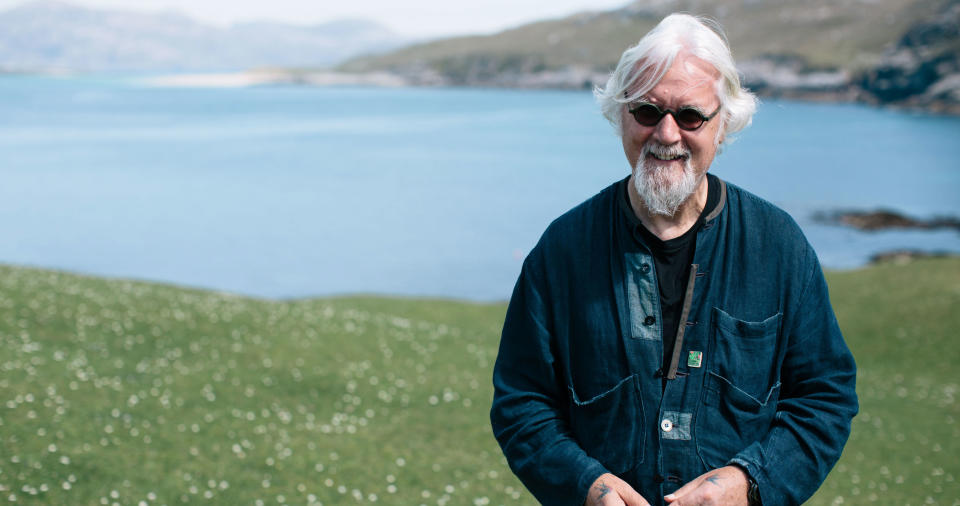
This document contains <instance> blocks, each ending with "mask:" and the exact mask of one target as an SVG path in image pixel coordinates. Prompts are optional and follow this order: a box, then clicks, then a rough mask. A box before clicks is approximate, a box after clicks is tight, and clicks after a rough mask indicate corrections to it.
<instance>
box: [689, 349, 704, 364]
mask: <svg viewBox="0 0 960 506" xmlns="http://www.w3.org/2000/svg"><path fill="white" fill-rule="evenodd" d="M702 363H703V352H702V351H691V352H690V353H688V354H687V367H700V364H702Z"/></svg>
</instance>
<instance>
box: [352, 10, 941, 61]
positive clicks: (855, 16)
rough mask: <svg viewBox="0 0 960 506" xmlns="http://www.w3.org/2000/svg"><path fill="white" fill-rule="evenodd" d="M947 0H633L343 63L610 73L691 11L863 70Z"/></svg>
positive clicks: (755, 51)
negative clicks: (663, 25) (495, 64)
mask: <svg viewBox="0 0 960 506" xmlns="http://www.w3.org/2000/svg"><path fill="white" fill-rule="evenodd" d="M945 5H946V2H945V1H944V0H879V1H870V2H836V1H832V0H807V1H804V2H763V1H740V0H718V1H713V2H699V1H690V0H682V1H678V2H666V3H660V4H657V3H654V4H652V5H651V3H650V2H634V3H633V4H632V5H630V6H627V7H625V8H623V9H617V10H611V11H605V12H596V13H592V14H576V15H573V16H569V17H566V18H561V19H550V20H545V21H538V22H534V23H529V24H526V25H523V26H520V27H516V28H512V29H508V30H504V31H502V32H499V33H496V34H493V35H474V36H464V37H453V38H448V39H441V40H437V41H430V42H424V43H421V44H415V45H413V46H409V47H405V48H401V49H398V50H396V51H392V52H388V53H385V54H379V55H371V56H361V57H358V58H355V59H353V60H350V61H348V62H345V63H344V64H342V65H341V66H340V69H341V70H345V71H370V70H400V71H403V70H407V71H409V72H416V71H420V70H421V69H422V67H423V66H427V67H430V68H433V69H435V70H438V71H440V72H441V73H444V74H445V75H449V76H451V77H454V78H456V77H461V73H457V71H460V70H462V69H461V68H460V67H465V66H470V65H471V64H475V63H477V62H483V63H486V64H490V62H492V61H497V60H503V61H509V60H517V59H519V60H529V59H536V60H537V61H540V62H542V64H543V65H544V66H545V67H546V68H558V67H564V66H566V65H583V66H586V67H589V68H594V69H596V70H597V71H601V72H608V71H610V70H612V69H613V67H614V66H615V65H616V63H617V60H618V59H619V57H620V54H621V53H622V52H623V51H624V50H625V49H626V48H627V47H629V46H631V45H633V44H636V42H637V41H638V40H639V39H640V37H642V36H643V35H644V34H645V33H646V32H647V31H648V30H650V29H651V28H653V26H654V25H655V24H656V23H657V22H659V21H660V19H662V18H663V17H664V16H666V15H667V14H669V13H671V12H687V13H691V14H698V15H706V16H710V17H712V18H715V19H716V20H717V21H719V22H720V23H721V24H722V25H723V26H724V28H725V30H726V33H727V36H728V37H729V40H730V44H731V48H732V50H733V54H734V56H735V57H736V58H737V61H741V62H743V61H746V60H750V59H754V58H759V57H763V56H768V55H781V56H795V57H799V58H800V59H802V60H803V61H804V62H805V63H806V64H807V65H809V66H810V67H812V68H821V67H825V68H838V69H844V70H847V71H851V72H858V71H861V70H864V69H866V68H870V67H872V66H873V65H875V64H876V63H877V60H878V58H879V57H880V55H881V54H882V53H883V51H884V50H885V49H887V48H888V47H889V46H891V45H894V44H896V42H897V41H898V40H899V39H900V37H901V36H902V35H903V34H904V33H905V32H906V31H907V30H908V29H909V28H910V27H912V26H914V25H915V24H916V23H919V22H922V21H929V20H932V19H935V18H936V17H937V16H938V13H939V12H940V11H941V10H942V9H943V7H944V6H945ZM454 62H455V63H454ZM504 70H518V69H512V68H508V69H504Z"/></svg>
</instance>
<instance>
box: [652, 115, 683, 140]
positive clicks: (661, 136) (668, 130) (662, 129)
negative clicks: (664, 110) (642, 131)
mask: <svg viewBox="0 0 960 506" xmlns="http://www.w3.org/2000/svg"><path fill="white" fill-rule="evenodd" d="M653 137H654V139H655V140H656V141H657V142H659V143H660V144H663V145H664V146H670V145H673V144H676V143H678V142H680V140H681V139H680V127H678V126H677V122H676V120H674V119H673V115H672V114H666V115H664V116H663V117H662V118H660V122H659V123H657V126H656V127H654V130H653Z"/></svg>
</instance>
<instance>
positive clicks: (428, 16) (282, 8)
mask: <svg viewBox="0 0 960 506" xmlns="http://www.w3.org/2000/svg"><path fill="white" fill-rule="evenodd" d="M27 1H28V0H0V10H6V9H8V8H10V7H13V6H15V5H19V4H23V3H26V2H27ZM63 1H66V2H68V3H73V4H77V5H82V6H86V7H93V8H109V9H123V10H144V11H159V10H165V9H173V10H177V11H180V12H182V13H184V14H187V15H188V16H190V17H193V18H196V19H197V20H200V21H204V22H207V23H212V24H217V25H221V26H223V25H229V24H231V23H233V22H237V21H253V20H268V21H281V22H286V23H296V24H316V23H322V22H325V21H332V20H335V19H342V18H366V19H371V20H373V21H378V22H380V23H381V24H383V25H385V26H387V27H389V28H391V29H393V30H394V31H396V32H397V33H400V34H402V35H407V36H412V37H427V36H438V35H459V34H470V33H490V32H494V31H498V30H501V29H504V28H509V27H512V26H516V25H519V24H523V23H526V22H529V21H536V20H540V19H547V18H555V17H562V16H565V15H568V14H573V13H575V12H581V11H585V10H607V9H612V8H616V7H621V6H623V5H626V4H627V3H629V0H550V1H544V0H460V1H457V0H452V1H451V0H404V1H400V0H336V1H333V0H313V1H311V0H270V1H263V0H63Z"/></svg>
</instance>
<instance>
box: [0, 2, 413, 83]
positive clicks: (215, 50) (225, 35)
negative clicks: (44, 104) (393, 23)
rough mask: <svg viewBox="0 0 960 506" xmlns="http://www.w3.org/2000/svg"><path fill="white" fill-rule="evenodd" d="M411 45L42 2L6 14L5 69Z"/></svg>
mask: <svg viewBox="0 0 960 506" xmlns="http://www.w3.org/2000/svg"><path fill="white" fill-rule="evenodd" d="M405 42H406V40H405V39H403V38H401V37H400V36H398V35H396V34H394V33H392V32H391V31H390V30H388V29H386V28H384V27H383V26H380V25H378V24H375V23H373V22H370V21H363V20H342V21H334V22H329V23H324V24H318V25H314V26H293V25H285V24H280V23H244V24H236V25H233V26H230V27H227V28H219V27H214V26H209V25H205V24H202V23H199V22H197V21H195V20H192V19H190V18H188V17H186V16H184V15H182V14H179V13H176V12H163V13H141V12H132V11H130V12H128V11H114V10H99V9H88V8H84V7H79V6H75V5H71V4H69V3H63V2H59V1H51V0H38V1H34V2H30V3H27V4H23V5H20V6H18V7H14V8H12V9H10V10H7V11H5V12H2V13H0V68H3V69H6V70H44V69H64V70H74V71H115V70H237V69H246V68H250V67H257V66H311V67H324V66H329V65H333V64H336V63H338V62H340V61H342V60H344V59H346V58H349V57H351V56H356V55H358V54H362V53H373V52H378V51H385V50H389V49H394V48H396V47H398V46H400V45H402V44H404V43H405Z"/></svg>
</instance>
